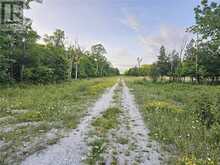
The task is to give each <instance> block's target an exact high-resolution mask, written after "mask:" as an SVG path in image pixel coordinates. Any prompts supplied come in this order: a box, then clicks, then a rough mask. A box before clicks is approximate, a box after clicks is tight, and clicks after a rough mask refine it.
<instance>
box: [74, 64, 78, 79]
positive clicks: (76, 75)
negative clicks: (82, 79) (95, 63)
mask: <svg viewBox="0 0 220 165" xmlns="http://www.w3.org/2000/svg"><path fill="white" fill-rule="evenodd" d="M77 79H78V64H77V63H76V72H75V80H77Z"/></svg>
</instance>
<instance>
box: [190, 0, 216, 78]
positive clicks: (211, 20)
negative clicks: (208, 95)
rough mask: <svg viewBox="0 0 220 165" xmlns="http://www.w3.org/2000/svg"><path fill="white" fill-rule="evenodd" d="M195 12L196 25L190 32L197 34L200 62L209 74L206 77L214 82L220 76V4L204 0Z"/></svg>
mask: <svg viewBox="0 0 220 165" xmlns="http://www.w3.org/2000/svg"><path fill="white" fill-rule="evenodd" d="M194 10H195V19H196V24H195V25H194V26H192V27H191V28H189V29H188V30H189V31H191V32H193V33H194V34H197V36H198V38H199V40H197V45H198V47H197V49H198V50H197V55H198V60H199V61H200V63H201V65H202V67H203V70H205V72H207V73H206V77H207V76H208V77H210V78H211V79H212V81H214V79H215V78H216V79H218V77H219V75H220V69H219V66H220V62H219V61H220V47H219V45H220V21H219V20H220V4H218V3H216V2H211V3H208V0H202V1H201V5H199V6H197V7H196V8H195V9H194ZM204 51H205V52H206V53H204ZM198 72H199V70H198ZM197 74H199V73H197ZM199 79H200V77H197V80H198V81H199Z"/></svg>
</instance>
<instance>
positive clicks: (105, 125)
mask: <svg viewBox="0 0 220 165" xmlns="http://www.w3.org/2000/svg"><path fill="white" fill-rule="evenodd" d="M121 85H122V84H121V83H119V85H118V86H117V87H116V89H115V91H114V92H115V93H114V95H113V105H112V107H109V108H108V109H107V110H106V111H105V112H104V113H103V114H102V116H100V117H98V118H97V119H95V120H94V121H93V122H92V130H91V131H90V137H91V138H92V140H90V141H89V142H88V146H89V148H90V151H89V153H88V154H87V158H86V160H85V163H86V164H89V165H94V164H103V157H102V154H103V153H104V152H105V149H106V146H107V145H108V133H109V132H110V131H111V130H112V129H116V128H118V126H119V119H118V116H119V114H120V113H121V109H120V108H118V107H120V98H121Z"/></svg>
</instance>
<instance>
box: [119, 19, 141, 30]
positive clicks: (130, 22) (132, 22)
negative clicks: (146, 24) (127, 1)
mask: <svg viewBox="0 0 220 165" xmlns="http://www.w3.org/2000/svg"><path fill="white" fill-rule="evenodd" d="M120 21H121V23H123V24H124V25H126V26H128V27H129V28H131V29H133V30H135V31H139V30H140V28H141V24H140V23H139V21H138V19H137V17H135V16H133V15H127V16H126V18H125V19H121V20H120Z"/></svg>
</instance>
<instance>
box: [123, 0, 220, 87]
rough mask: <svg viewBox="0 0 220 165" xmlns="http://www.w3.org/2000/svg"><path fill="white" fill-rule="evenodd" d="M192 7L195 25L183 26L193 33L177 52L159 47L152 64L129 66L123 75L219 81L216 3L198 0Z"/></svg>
mask: <svg viewBox="0 0 220 165" xmlns="http://www.w3.org/2000/svg"><path fill="white" fill-rule="evenodd" d="M194 10H195V19H196V24H195V25H194V26H192V27H190V28H188V29H187V31H189V32H192V33H194V34H195V36H196V37H195V38H194V39H192V40H191V41H190V42H188V43H187V44H184V45H183V48H182V49H181V50H180V51H179V52H178V51H176V50H173V51H172V52H168V51H166V48H165V46H161V48H160V52H159V55H158V59H157V61H156V62H155V63H153V64H152V65H150V66H149V67H147V68H144V66H142V67H134V68H130V69H129V70H128V71H127V72H126V75H134V76H150V77H151V78H152V79H153V80H154V81H157V80H158V79H164V77H169V80H170V81H186V80H187V78H190V80H191V81H192V82H197V83H202V82H210V83H216V82H219V77H220V21H219V20H220V4H218V3H216V2H211V3H210V2H208V1H207V0H202V1H201V4H200V5H199V6H197V7H196V8H195V9H194ZM143 70H145V71H143ZM143 73H144V74H143Z"/></svg>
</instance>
